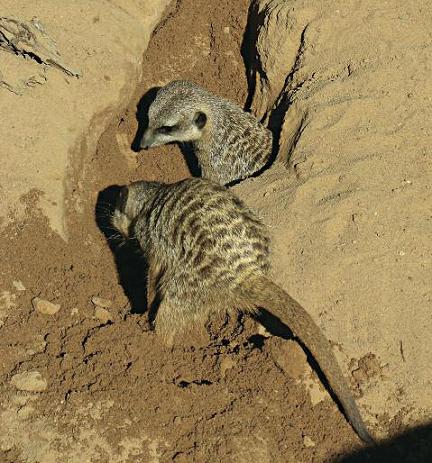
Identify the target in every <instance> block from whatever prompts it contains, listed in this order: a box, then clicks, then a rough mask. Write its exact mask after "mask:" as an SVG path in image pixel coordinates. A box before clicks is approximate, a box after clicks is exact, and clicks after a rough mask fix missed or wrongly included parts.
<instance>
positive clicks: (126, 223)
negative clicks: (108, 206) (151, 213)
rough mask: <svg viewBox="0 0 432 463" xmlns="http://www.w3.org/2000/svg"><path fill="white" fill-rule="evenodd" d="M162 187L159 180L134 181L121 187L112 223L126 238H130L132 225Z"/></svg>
mask: <svg viewBox="0 0 432 463" xmlns="http://www.w3.org/2000/svg"><path fill="white" fill-rule="evenodd" d="M159 187H160V183H157V182H144V181H142V182H134V183H131V184H130V185H127V186H124V187H122V188H121V189H120V193H119V195H118V197H117V201H116V204H115V207H114V213H113V215H112V219H111V223H112V225H113V227H114V228H115V229H116V230H117V231H118V232H120V234H121V235H122V236H123V237H124V238H130V235H131V228H132V227H131V225H132V224H133V222H134V220H135V219H136V217H137V216H138V214H139V213H140V212H141V211H142V210H143V208H144V207H145V206H146V205H148V204H149V203H150V201H151V199H152V198H153V195H154V193H155V191H156V190H157V189H158V188H159Z"/></svg>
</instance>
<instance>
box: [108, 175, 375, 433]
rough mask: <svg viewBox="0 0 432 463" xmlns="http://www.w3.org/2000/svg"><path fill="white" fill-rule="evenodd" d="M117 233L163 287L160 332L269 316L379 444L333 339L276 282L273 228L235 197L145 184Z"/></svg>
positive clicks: (120, 213) (135, 188)
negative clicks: (232, 313)
mask: <svg viewBox="0 0 432 463" xmlns="http://www.w3.org/2000/svg"><path fill="white" fill-rule="evenodd" d="M126 222H127V223H129V226H128V227H126V233H125V232H124V230H125V223H126ZM113 225H114V226H115V227H116V228H117V229H118V230H119V231H122V232H123V233H124V234H125V235H126V236H129V235H133V236H134V237H135V238H136V239H137V240H138V242H139V244H140V247H141V249H142V251H143V253H144V256H145V257H146V259H147V262H148V265H149V268H150V277H149V280H150V286H153V284H154V282H155V281H156V280H157V283H156V286H157V289H156V291H157V293H158V296H159V299H160V301H161V303H160V306H159V308H158V313H157V317H156V323H155V324H156V331H157V332H158V333H159V334H160V335H161V336H163V337H164V338H165V339H166V341H167V342H168V343H171V342H172V341H173V338H174V336H175V335H176V334H177V333H181V332H183V333H187V330H190V329H191V327H192V325H193V324H194V323H196V322H201V323H202V322H204V321H205V320H206V319H207V317H208V314H209V313H210V312H221V311H226V310H228V309H232V310H234V309H237V310H242V311H244V312H248V313H254V312H257V311H258V310H259V309H260V308H265V309H267V310H269V311H270V312H271V313H273V314H274V315H275V316H276V317H277V318H279V319H280V321H281V322H282V323H284V324H285V325H286V326H287V327H289V329H291V331H292V332H293V333H294V335H295V336H296V338H297V339H298V340H299V341H300V343H301V344H302V345H304V346H305V347H306V348H307V349H308V350H309V352H310V353H311V354H312V355H313V357H314V358H315V360H316V361H317V362H318V364H319V365H320V368H321V370H322V372H323V373H324V375H325V376H326V378H327V380H328V383H329V385H330V387H331V389H332V391H333V392H334V394H335V395H336V396H337V398H338V399H339V402H340V403H341V404H342V407H343V409H344V412H345V414H346V416H347V418H348V420H349V421H350V422H351V424H352V426H353V428H354V429H355V430H356V432H357V433H358V435H359V436H360V437H361V438H362V439H363V440H364V441H367V442H371V441H372V439H371V437H370V435H369V433H368V431H367V429H366V427H365V425H364V423H363V421H362V418H361V416H360V414H359V411H358V409H357V406H356V404H355V401H354V399H353V398H352V395H351V393H350V390H349V388H348V385H347V382H346V380H345V378H344V376H343V374H342V371H341V369H340V367H339V365H338V363H337V361H336V358H335V356H334V354H333V352H332V350H331V347H330V345H329V343H328V341H327V339H326V338H325V337H324V335H323V334H322V332H321V330H320V329H319V328H318V326H317V325H316V324H315V322H314V321H313V319H312V318H311V317H310V315H309V314H308V313H307V312H306V311H305V310H304V308H303V307H302V306H301V305H299V304H298V303H297V302H296V301H295V300H293V299H292V298H291V297H290V296H289V295H288V294H287V293H286V292H285V291H283V290H282V289H281V288H280V287H278V286H277V285H276V284H274V283H272V282H271V281H270V280H269V279H268V273H269V269H270V260H269V244H270V240H269V237H268V234H267V230H266V228H265V226H264V225H263V224H262V223H261V222H260V221H259V220H258V218H257V217H256V216H255V215H254V214H253V212H252V211H251V210H249V209H248V208H247V207H246V206H244V204H243V203H242V202H241V201H240V200H239V199H238V198H237V197H236V196H235V195H234V194H233V193H231V192H230V191H229V190H227V189H226V188H225V187H223V186H221V185H218V184H216V183H213V182H210V181H206V180H203V179H188V180H184V181H181V182H178V183H175V184H172V185H166V184H161V183H155V182H137V183H134V184H131V185H130V186H129V187H128V194H127V197H125V195H124V196H123V198H122V200H121V201H120V203H119V204H118V205H117V207H116V210H115V213H114V217H113ZM150 291H152V290H150Z"/></svg>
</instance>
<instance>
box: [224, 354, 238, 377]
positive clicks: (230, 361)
mask: <svg viewBox="0 0 432 463" xmlns="http://www.w3.org/2000/svg"><path fill="white" fill-rule="evenodd" d="M235 364H236V362H235V361H234V360H233V359H231V358H230V357H225V358H223V359H222V362H221V365H220V369H221V375H222V378H224V377H225V375H226V372H227V371H228V370H230V369H231V368H232V367H233V366H234V365H235Z"/></svg>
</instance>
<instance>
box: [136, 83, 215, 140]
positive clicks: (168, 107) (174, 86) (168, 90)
mask: <svg viewBox="0 0 432 463" xmlns="http://www.w3.org/2000/svg"><path fill="white" fill-rule="evenodd" d="M208 98H209V94H208V92H206V91H205V90H204V89H202V88H201V87H199V86H197V85H195V84H193V83H192V82H188V81H184V80H178V81H174V82H171V83H169V84H167V85H166V86H165V87H162V88H161V89H160V90H159V91H158V93H157V95H156V98H155V100H154V101H153V103H152V104H151V105H150V108H149V112H148V118H149V123H148V127H147V129H146V131H145V132H144V136H143V138H142V140H141V143H140V147H141V149H148V148H152V147H154V146H160V145H165V144H167V143H173V142H194V141H197V140H199V139H200V138H201V137H202V136H203V134H204V133H205V130H206V127H207V124H208V119H209V112H210V111H209V107H210V105H209V104H208Z"/></svg>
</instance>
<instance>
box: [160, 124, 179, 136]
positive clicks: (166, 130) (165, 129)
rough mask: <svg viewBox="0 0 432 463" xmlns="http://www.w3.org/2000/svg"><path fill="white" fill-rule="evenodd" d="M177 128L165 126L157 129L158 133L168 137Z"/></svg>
mask: <svg viewBox="0 0 432 463" xmlns="http://www.w3.org/2000/svg"><path fill="white" fill-rule="evenodd" d="M175 127H176V126H175V125H163V126H162V127H159V128H158V129H157V132H158V133H162V134H164V135H167V134H169V133H171V132H172V131H173V130H174V129H175Z"/></svg>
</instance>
